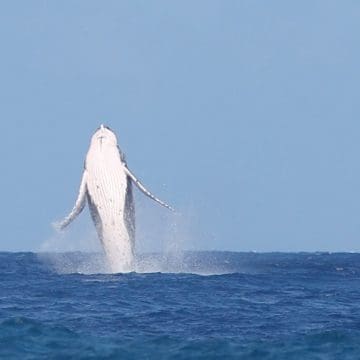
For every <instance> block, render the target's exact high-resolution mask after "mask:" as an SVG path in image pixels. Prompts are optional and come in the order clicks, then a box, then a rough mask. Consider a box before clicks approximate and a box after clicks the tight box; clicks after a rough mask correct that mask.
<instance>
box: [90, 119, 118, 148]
mask: <svg viewBox="0 0 360 360" xmlns="http://www.w3.org/2000/svg"><path fill="white" fill-rule="evenodd" d="M94 145H95V146H100V148H103V147H113V146H115V147H116V146H117V145H118V142H117V138H116V135H115V134H114V132H113V131H111V129H110V128H109V127H107V126H105V125H103V124H101V125H100V127H99V128H98V129H97V130H96V131H95V133H94V135H93V136H92V138H91V146H94Z"/></svg>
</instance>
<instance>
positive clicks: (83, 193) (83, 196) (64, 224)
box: [58, 170, 87, 230]
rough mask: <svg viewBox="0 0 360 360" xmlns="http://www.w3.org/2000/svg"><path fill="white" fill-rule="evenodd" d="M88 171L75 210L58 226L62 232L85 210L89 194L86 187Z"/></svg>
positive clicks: (84, 173)
mask: <svg viewBox="0 0 360 360" xmlns="http://www.w3.org/2000/svg"><path fill="white" fill-rule="evenodd" d="M86 176H87V174H86V170H84V172H83V175H82V179H81V183H80V188H79V195H78V197H77V199H76V202H75V205H74V208H73V209H72V210H71V212H70V214H69V215H68V216H66V217H65V218H64V220H62V221H61V222H60V224H59V225H58V227H59V229H60V230H63V229H65V228H66V227H67V226H68V225H69V224H70V223H71V222H72V221H73V220H74V219H75V218H76V217H77V216H78V215H79V214H80V213H81V212H82V211H83V209H84V207H85V204H86V194H87V186H86Z"/></svg>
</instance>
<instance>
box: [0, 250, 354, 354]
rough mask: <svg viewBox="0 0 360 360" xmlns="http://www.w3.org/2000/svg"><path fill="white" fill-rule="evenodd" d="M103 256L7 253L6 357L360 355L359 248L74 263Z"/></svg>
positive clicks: (2, 317)
mask: <svg viewBox="0 0 360 360" xmlns="http://www.w3.org/2000/svg"><path fill="white" fill-rule="evenodd" d="M177 260H178V261H179V259H177ZM97 261H98V256H97V255H91V254H80V253H71V254H58V255H37V254H32V253H0V358H6V359H7V358H19V359H20V358H21V359H26V358H36V359H41V358H44V359H45V358H54V359H56V358H59V359H61V358H74V359H75V358H76V359H82V358H84V359H87V358H104V359H219V358H223V359H231V358H233V359H359V358H360V254H308V253H302V254H276V253H275V254H254V253H215V252H212V253H186V254H185V255H184V256H183V257H181V266H180V267H179V263H177V264H175V265H176V266H175V265H174V268H176V269H179V268H180V269H181V270H182V271H192V272H193V273H133V274H126V275H123V274H116V275H112V274H80V273H71V272H72V271H78V269H79V266H80V265H79V264H82V266H85V265H84V264H87V265H86V266H87V267H89V266H90V265H89V264H91V263H94V264H96V263H97ZM139 261H140V262H141V261H142V262H143V263H145V264H150V263H151V262H152V261H154V262H156V261H158V264H157V266H158V265H159V262H160V263H161V262H162V266H163V268H164V269H167V270H169V271H171V266H172V264H171V262H172V260H171V259H169V258H165V259H164V258H162V257H161V256H158V258H157V259H156V256H155V257H148V258H146V256H144V257H143V258H142V259H140V260H139ZM86 266H85V267H86ZM145 267H146V266H145ZM95 268H96V266H95ZM90 270H91V269H90ZM88 272H91V271H88ZM199 274H207V275H199Z"/></svg>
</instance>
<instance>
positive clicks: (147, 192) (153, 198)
mask: <svg viewBox="0 0 360 360" xmlns="http://www.w3.org/2000/svg"><path fill="white" fill-rule="evenodd" d="M124 169H125V173H126V175H127V176H128V177H129V178H130V179H131V180H132V181H133V182H134V184H135V185H136V186H137V187H138V189H139V190H140V191H141V192H142V193H144V194H145V195H146V196H148V197H149V198H150V199H152V200H154V201H155V202H157V203H158V204H160V205H162V206H164V207H166V208H167V209H169V210H171V211H175V210H174V209H173V208H172V207H171V206H170V205H168V204H166V203H165V202H163V201H161V200H160V199H158V198H157V197H156V196H155V195H153V194H152V193H151V192H150V191H149V190H147V189H146V188H145V186H144V185H143V184H142V183H141V182H140V180H139V179H138V178H137V177H136V176H135V175H134V174H133V173H132V172H131V171H130V170H129V168H128V167H127V166H125V167H124Z"/></svg>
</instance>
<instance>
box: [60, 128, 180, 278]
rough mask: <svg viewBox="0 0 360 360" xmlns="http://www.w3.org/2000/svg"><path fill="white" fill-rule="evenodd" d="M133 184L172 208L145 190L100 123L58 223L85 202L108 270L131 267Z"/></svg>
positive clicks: (65, 222) (113, 137)
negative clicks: (70, 203) (71, 198)
mask: <svg viewBox="0 0 360 360" xmlns="http://www.w3.org/2000/svg"><path fill="white" fill-rule="evenodd" d="M133 184H135V185H136V186H137V187H138V188H139V189H140V190H141V191H142V192H143V193H144V194H145V195H146V196H148V197H150V198H151V199H153V200H154V201H156V202H157V203H159V204H160V205H162V206H164V207H166V208H168V209H170V210H173V209H172V208H171V207H170V206H169V205H167V204H166V203H164V202H163V201H161V200H159V199H158V198H157V197H155V196H154V195H153V194H152V193H151V192H150V191H148V190H147V189H146V188H145V186H144V185H143V184H142V183H141V182H140V181H139V180H138V179H137V178H136V176H135V175H134V174H133V173H132V172H131V171H130V170H129V168H128V166H127V163H126V161H125V156H124V154H123V153H122V151H121V150H120V148H119V146H118V142H117V138H116V135H115V134H114V133H113V131H112V130H111V129H110V128H108V127H106V126H104V125H101V126H100V127H99V129H97V131H96V132H95V133H94V135H93V136H92V138H91V142H90V147H89V150H88V152H87V155H86V159H85V164H84V171H83V175H82V179H81V184H80V189H79V195H78V197H77V200H76V202H75V206H74V208H73V209H72V210H71V212H70V214H69V215H68V216H67V217H65V218H64V219H63V220H62V221H61V222H60V223H59V224H58V227H59V228H60V229H61V230H62V229H64V228H65V227H66V226H68V225H69V224H70V223H71V222H72V221H73V220H74V219H75V218H76V217H77V215H79V214H80V213H81V211H82V210H83V209H84V207H85V204H86V202H87V203H88V205H89V209H90V213H91V217H92V219H93V222H94V224H95V227H96V230H97V233H98V236H99V239H100V241H101V244H102V246H103V249H104V251H105V254H106V257H107V259H108V262H109V265H110V268H111V271H112V272H129V271H134V247H135V204H134V197H133Z"/></svg>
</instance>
